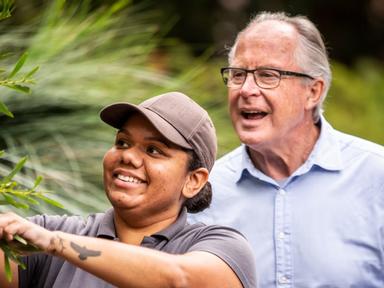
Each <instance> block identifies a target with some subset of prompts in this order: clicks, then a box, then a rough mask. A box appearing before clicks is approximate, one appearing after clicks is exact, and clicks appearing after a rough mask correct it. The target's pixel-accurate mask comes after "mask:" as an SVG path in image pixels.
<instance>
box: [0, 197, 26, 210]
mask: <svg viewBox="0 0 384 288" xmlns="http://www.w3.org/2000/svg"><path fill="white" fill-rule="evenodd" d="M2 195H3V197H4V199H5V200H6V201H7V202H8V203H9V204H10V205H12V206H14V207H16V208H20V209H24V210H28V209H29V205H28V204H25V203H22V202H18V201H16V200H15V199H14V198H13V197H12V196H11V195H8V193H2Z"/></svg>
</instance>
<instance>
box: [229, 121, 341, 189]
mask: <svg viewBox="0 0 384 288" xmlns="http://www.w3.org/2000/svg"><path fill="white" fill-rule="evenodd" d="M319 125H320V127H321V128H320V135H319V139H318V140H317V142H316V144H315V146H314V148H313V150H312V152H311V153H310V155H309V157H308V159H307V161H306V162H305V163H304V164H303V165H302V166H301V167H299V169H297V171H296V172H294V173H293V175H291V177H292V176H294V175H299V174H304V173H306V172H307V171H309V170H310V169H311V168H312V167H313V166H314V165H316V166H318V167H320V168H322V169H324V170H329V171H338V170H341V169H342V168H343V165H342V160H341V151H340V145H339V142H338V140H337V137H335V135H334V133H335V130H334V129H333V128H332V126H331V125H330V124H329V123H328V122H327V121H326V120H325V118H324V117H323V116H321V118H320V121H319ZM240 149H241V150H240V153H241V157H240V159H241V161H232V162H231V166H232V167H233V169H234V170H235V175H236V176H235V177H236V178H235V179H236V181H237V182H238V181H240V180H241V179H242V177H246V175H252V176H253V177H256V178H258V179H260V180H262V181H266V182H272V181H273V182H274V180H273V179H271V178H270V177H269V176H267V175H265V174H264V173H262V172H261V171H260V170H258V169H257V168H256V167H255V166H254V165H253V163H252V160H251V158H250V156H249V154H248V152H247V146H246V145H244V144H242V145H241V147H240Z"/></svg>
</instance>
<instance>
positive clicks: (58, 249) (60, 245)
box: [49, 235, 65, 255]
mask: <svg viewBox="0 0 384 288" xmlns="http://www.w3.org/2000/svg"><path fill="white" fill-rule="evenodd" d="M55 242H57V245H55ZM49 244H50V246H51V249H50V250H51V251H50V252H51V253H52V254H53V255H56V254H58V253H59V254H62V253H63V251H64V249H65V247H64V239H63V238H61V237H60V236H57V235H56V236H54V237H52V238H51V240H50V241H49Z"/></svg>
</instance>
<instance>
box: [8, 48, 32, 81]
mask: <svg viewBox="0 0 384 288" xmlns="http://www.w3.org/2000/svg"><path fill="white" fill-rule="evenodd" d="M27 58H28V53H27V52H25V53H23V55H21V56H20V58H19V60H18V61H17V63H16V64H15V67H14V68H13V70H12V72H11V73H9V75H8V78H9V79H11V78H12V77H13V76H15V75H16V74H17V72H19V71H20V69H21V68H22V67H23V65H24V63H25V61H26V60H27Z"/></svg>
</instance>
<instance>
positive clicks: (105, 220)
mask: <svg viewBox="0 0 384 288" xmlns="http://www.w3.org/2000/svg"><path fill="white" fill-rule="evenodd" d="M186 223H187V208H185V207H184V208H183V209H182V210H181V212H180V215H179V217H177V219H176V221H175V222H174V223H172V224H171V225H170V226H169V227H167V228H165V229H163V230H161V231H159V232H157V233H154V234H153V235H151V236H160V237H165V238H166V239H168V240H170V239H172V238H173V236H175V235H176V234H177V233H179V232H180V231H181V230H182V229H183V228H184V226H185V225H186ZM96 236H97V237H100V238H108V239H116V238H117V236H116V229H115V221H114V210H113V208H110V209H108V210H107V211H106V212H105V213H104V215H103V216H102V220H101V221H100V226H99V229H98V231H97V234H96Z"/></svg>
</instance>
